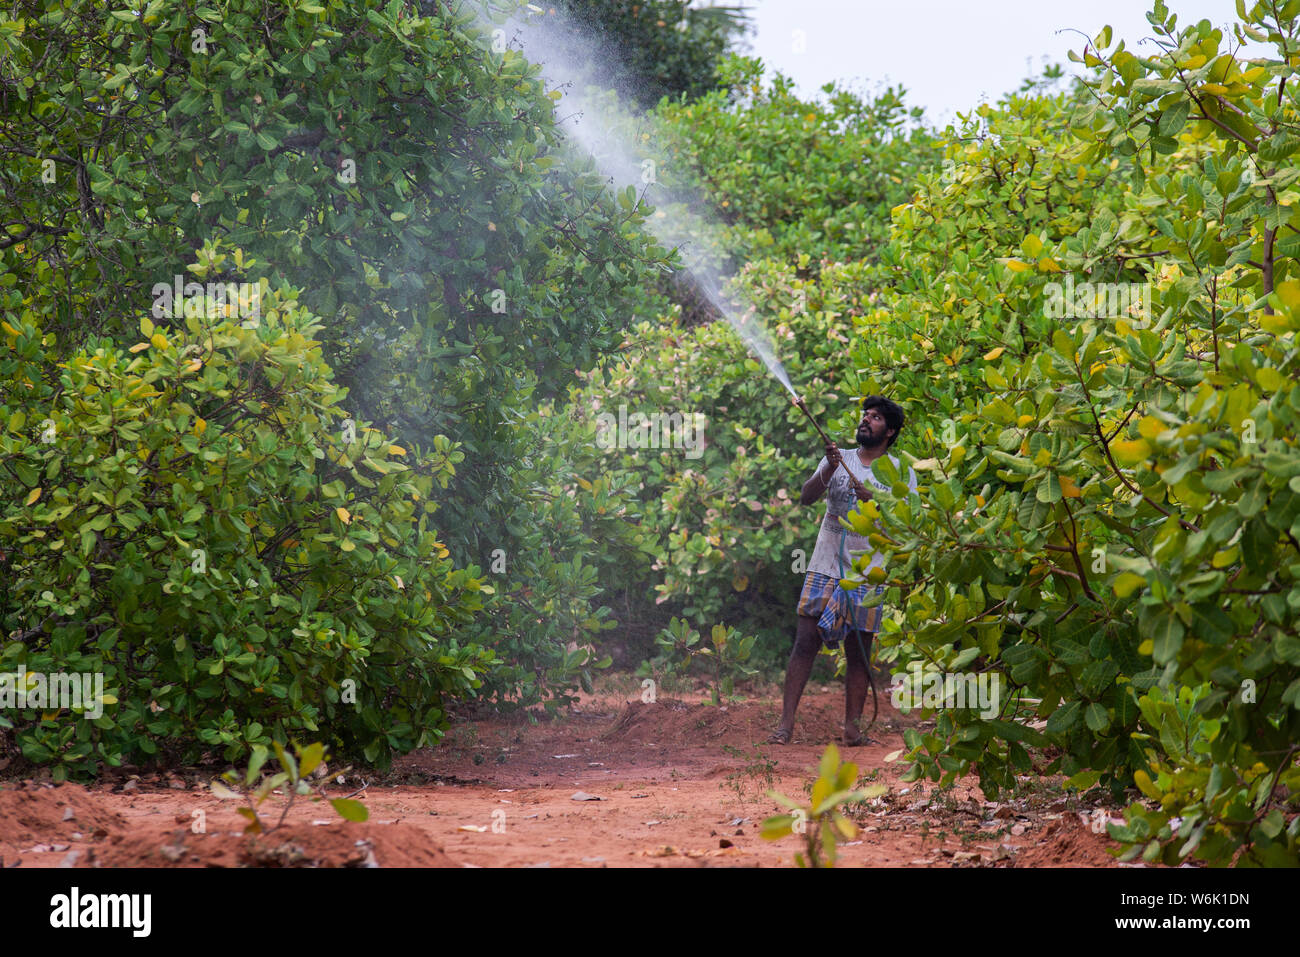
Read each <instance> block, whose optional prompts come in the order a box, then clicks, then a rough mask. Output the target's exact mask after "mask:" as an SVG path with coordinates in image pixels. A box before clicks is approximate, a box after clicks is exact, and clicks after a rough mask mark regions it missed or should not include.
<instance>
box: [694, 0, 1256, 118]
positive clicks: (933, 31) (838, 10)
mask: <svg viewBox="0 0 1300 957" xmlns="http://www.w3.org/2000/svg"><path fill="white" fill-rule="evenodd" d="M713 2H716V3H719V4H723V5H726V4H736V3H741V4H743V5H745V6H747V7H750V8H751V12H750V18H751V22H752V23H753V27H752V29H751V32H750V35H749V44H750V49H749V50H748V51H747V52H748V53H749V55H751V56H757V57H761V58H762V60H763V62H764V63H765V64H766V65H767V67H768V70H769V73H770V72H771V71H773V70H779V71H780V72H782V73H784V74H786V75H787V76H789V77H791V78H792V79H793V80H794V81H795V83H796V85H797V87H798V90H799V93H800V95H801V96H803V97H805V98H809V99H811V98H813V97H814V96H817V97H819V96H820V95H821V94H820V92H819V89H818V88H819V87H821V86H822V85H823V84H824V83H827V82H829V81H831V80H836V81H847V82H848V84H849V86H850V88H851V89H853V90H855V91H857V92H859V93H861V92H863V91H865V90H870V89H873V88H875V87H876V86H877V85H878V83H879V81H887V82H889V83H891V84H894V85H897V84H899V83H901V84H902V85H903V86H904V87H906V89H907V95H906V97H905V102H906V103H907V104H908V105H909V106H921V107H924V108H925V111H926V115H927V118H928V119H929V120H930V122H932V123H935V124H937V125H939V126H941V127H942V126H943V125H944V124H946V123H948V122H949V121H951V120H952V119H953V118H954V114H955V112H956V111H957V110H961V111H962V112H965V111H967V110H969V109H971V108H973V107H974V106H975V105H976V104H978V103H979V102H980V101H981V100H982V99H987V100H989V101H995V100H997V99H998V97H999V96H1001V95H1002V94H1003V93H1006V92H1008V91H1010V90H1013V89H1016V88H1017V87H1019V86H1020V82H1021V81H1022V80H1023V79H1024V78H1025V77H1026V76H1029V75H1031V74H1032V75H1034V76H1039V75H1041V73H1042V70H1043V66H1044V65H1045V64H1047V63H1059V64H1060V65H1061V66H1062V67H1064V68H1065V70H1066V73H1067V75H1068V74H1070V73H1073V72H1077V71H1078V70H1079V69H1081V65H1080V64H1075V63H1072V62H1070V60H1069V59H1068V57H1067V56H1066V53H1067V52H1068V51H1069V50H1071V49H1073V50H1075V51H1076V52H1081V51H1082V49H1083V45H1084V43H1085V42H1086V40H1085V38H1084V37H1083V36H1080V35H1079V34H1078V33H1072V32H1061V33H1057V31H1058V30H1066V31H1068V30H1069V29H1070V28H1073V29H1075V30H1081V31H1082V32H1083V33H1086V34H1087V35H1088V36H1089V37H1094V36H1096V35H1097V34H1098V33H1100V32H1101V28H1102V27H1103V26H1105V25H1106V24H1108V23H1109V24H1110V25H1111V27H1112V28H1113V30H1114V35H1115V40H1116V41H1118V40H1119V39H1124V40H1125V41H1126V45H1127V47H1128V48H1129V49H1132V50H1134V52H1136V53H1138V54H1139V55H1149V54H1150V53H1151V52H1153V51H1154V49H1155V48H1154V47H1153V46H1152V44H1151V43H1149V42H1148V43H1146V44H1141V45H1139V44H1138V41H1140V40H1141V39H1142V38H1144V37H1150V36H1153V35H1154V34H1153V30H1152V28H1151V25H1150V24H1149V23H1148V22H1147V19H1146V11H1148V10H1149V9H1150V7H1151V2H1150V0H1087V2H1077V0H1076V2H1069V0H912V2H898V0H713ZM1167 2H1168V5H1169V9H1170V11H1171V12H1173V13H1176V14H1178V27H1179V28H1180V29H1181V28H1182V27H1184V26H1188V25H1190V24H1193V23H1195V22H1197V21H1198V20H1201V19H1208V20H1209V21H1210V22H1211V23H1213V24H1214V25H1216V26H1218V27H1220V28H1224V43H1225V48H1226V44H1227V43H1228V42H1229V41H1230V40H1231V39H1232V34H1231V31H1230V30H1229V29H1226V27H1227V25H1228V24H1231V23H1235V22H1236V20H1237V15H1236V5H1235V2H1234V0H1167ZM796 30H802V31H803V34H804V43H805V46H806V48H805V50H804V52H802V53H796V52H795V45H796V41H795V31H796ZM1112 49H1113V47H1112ZM1044 57H1045V58H1046V59H1044ZM1026 61H1031V62H1026Z"/></svg>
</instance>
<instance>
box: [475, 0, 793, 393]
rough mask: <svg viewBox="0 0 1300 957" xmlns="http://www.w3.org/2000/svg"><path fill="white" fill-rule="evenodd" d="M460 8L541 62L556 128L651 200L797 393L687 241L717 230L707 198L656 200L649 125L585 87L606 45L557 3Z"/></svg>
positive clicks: (715, 296) (735, 321)
mask: <svg viewBox="0 0 1300 957" xmlns="http://www.w3.org/2000/svg"><path fill="white" fill-rule="evenodd" d="M463 9H465V10H467V11H471V12H473V13H474V15H475V16H476V18H477V19H478V23H479V26H480V28H481V29H482V30H483V31H484V32H485V33H487V34H489V35H491V36H494V38H495V39H496V40H497V41H498V43H499V42H500V41H501V40H502V39H504V40H505V41H506V42H507V43H508V45H509V46H510V47H512V48H514V49H517V50H519V51H520V52H521V53H522V54H523V55H524V57H525V58H527V59H528V60H529V61H530V62H532V63H536V64H539V65H540V66H541V68H542V76H543V78H544V80H545V82H546V84H547V88H548V90H559V91H560V93H561V94H562V96H561V97H560V99H559V100H558V102H557V103H556V106H555V114H556V121H557V125H558V126H559V128H560V130H561V131H562V132H563V133H564V134H565V136H567V137H568V138H569V139H570V141H572V142H573V143H575V144H577V145H579V146H580V147H581V148H582V149H583V150H584V151H585V152H586V153H587V154H588V155H589V156H590V157H591V158H592V161H593V162H594V163H595V165H596V168H597V169H598V170H600V172H601V174H602V175H604V176H606V177H608V178H609V180H610V181H611V184H612V186H613V187H614V189H615V190H616V191H619V192H621V191H625V190H626V189H627V187H628V186H632V187H634V189H635V190H636V192H637V194H638V196H639V197H640V199H639V200H638V201H639V202H640V201H644V202H647V203H649V204H650V205H653V206H655V207H656V209H657V211H656V213H655V214H654V215H653V216H650V217H649V218H648V219H647V220H646V228H647V229H648V230H649V231H650V233H651V234H652V235H653V236H654V237H655V239H656V240H657V241H658V242H659V243H660V244H662V245H663V246H665V247H672V246H677V247H678V249H679V252H680V253H681V257H682V261H683V262H684V263H685V265H686V270H687V272H688V273H690V275H691V276H692V277H693V278H694V280H695V283H696V285H697V286H698V288H699V289H700V291H701V292H702V293H703V295H704V296H705V297H706V298H707V299H708V300H709V303H710V304H711V305H712V306H713V308H714V309H716V310H717V312H718V313H719V314H720V315H721V316H723V317H724V318H725V319H726V320H727V322H728V323H729V324H730V325H731V327H732V328H733V329H735V330H736V333H737V334H738V335H739V336H740V337H741V339H742V340H744V342H745V343H746V344H747V345H748V346H749V348H750V349H751V350H752V351H753V352H754V353H755V354H756V355H757V356H758V357H759V358H760V359H761V360H762V361H763V364H764V365H766V366H767V368H768V369H769V370H770V371H771V372H772V374H773V375H774V376H776V378H777V380H778V381H779V382H780V383H781V384H782V385H783V386H785V388H786V389H787V390H788V391H789V393H790V394H791V395H792V396H794V395H796V393H795V391H794V386H792V385H791V384H790V377H789V376H788V375H787V374H786V371H785V367H784V366H783V365H782V364H781V361H780V360H779V359H778V358H777V357H776V350H775V348H774V346H773V344H772V340H771V338H770V337H769V336H768V334H767V331H766V330H765V329H764V328H763V327H762V325H761V324H760V323H759V321H758V319H757V317H756V315H755V311H754V309H753V308H752V307H751V308H749V309H746V310H744V311H743V312H742V311H741V310H738V309H737V308H736V307H735V306H734V305H733V304H732V303H731V301H730V300H729V299H727V297H725V296H724V295H723V294H722V291H721V290H722V287H723V284H724V282H725V281H726V280H727V279H729V278H730V276H728V275H726V274H724V271H723V270H722V268H721V267H720V265H719V264H718V263H717V262H715V261H710V259H709V257H708V255H707V254H706V251H705V250H704V249H703V248H702V247H701V244H699V243H697V242H692V241H691V240H690V238H691V237H694V236H697V235H698V234H699V231H700V230H701V229H704V230H708V231H716V230H717V228H718V227H717V225H716V223H715V222H714V219H713V217H712V216H711V215H709V214H708V212H707V210H708V204H707V203H706V202H705V201H704V200H703V198H702V197H701V196H699V195H698V194H696V193H695V191H693V190H690V189H687V188H683V187H679V186H676V185H674V187H673V188H672V190H671V200H672V201H670V202H666V203H665V204H664V205H662V206H661V205H660V201H661V200H668V199H669V190H668V189H667V188H665V187H664V186H662V185H661V184H660V181H659V177H660V175H661V173H662V172H663V169H662V166H663V163H662V160H663V158H664V157H663V155H662V154H658V155H656V154H654V152H653V150H652V149H651V146H652V145H653V143H654V142H655V139H654V138H655V133H654V130H653V129H652V128H651V127H650V126H649V125H648V123H646V122H645V121H644V120H643V121H640V122H641V126H640V127H635V125H634V122H633V120H632V118H631V117H630V116H628V115H627V114H626V113H625V112H624V113H623V114H622V115H621V116H620V115H618V111H617V109H616V107H615V106H614V104H613V102H612V99H611V98H610V97H609V95H608V93H605V92H603V91H601V90H599V89H598V88H596V87H590V88H588V87H586V85H585V82H584V77H585V76H587V75H588V74H589V71H590V69H591V66H592V65H593V64H599V63H602V62H606V61H607V60H608V57H609V56H610V51H608V50H602V49H601V47H600V45H599V43H598V42H597V41H596V40H595V39H594V37H592V35H591V33H590V31H589V30H587V29H586V28H584V27H583V26H582V25H580V24H578V23H576V22H575V21H573V20H572V19H568V20H561V18H562V17H563V14H562V13H561V12H560V11H559V10H555V9H548V10H545V11H544V10H542V8H540V7H537V6H534V5H533V4H531V3H518V4H516V3H506V4H502V3H499V2H498V3H494V4H492V5H491V7H490V8H489V7H488V6H487V4H486V2H484V0H478V2H474V0H466V2H465V3H464V4H463ZM546 21H550V22H551V24H554V23H556V22H557V21H558V22H561V23H563V24H564V26H565V28H566V29H564V31H563V35H564V42H563V43H558V42H556V41H555V40H554V39H553V38H552V36H551V34H552V32H553V31H552V30H548V29H547V28H546ZM495 31H503V32H502V33H496V32H495ZM605 72H606V73H607V75H608V71H605Z"/></svg>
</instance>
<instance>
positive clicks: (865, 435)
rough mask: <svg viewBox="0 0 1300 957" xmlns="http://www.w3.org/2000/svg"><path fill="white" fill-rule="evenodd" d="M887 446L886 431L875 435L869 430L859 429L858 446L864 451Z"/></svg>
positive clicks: (882, 430)
mask: <svg viewBox="0 0 1300 957" xmlns="http://www.w3.org/2000/svg"><path fill="white" fill-rule="evenodd" d="M884 444H885V430H884V429H881V430H880V434H879V435H876V434H874V433H873V432H872V431H871V430H870V429H869V428H866V429H858V445H859V446H860V447H861V448H864V449H878V448H880V447H881V446H883V445H884Z"/></svg>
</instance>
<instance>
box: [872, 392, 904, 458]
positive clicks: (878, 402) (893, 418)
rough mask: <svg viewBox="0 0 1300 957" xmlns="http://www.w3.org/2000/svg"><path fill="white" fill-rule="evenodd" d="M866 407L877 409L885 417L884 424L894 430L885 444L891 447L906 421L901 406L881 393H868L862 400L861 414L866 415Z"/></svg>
mask: <svg viewBox="0 0 1300 957" xmlns="http://www.w3.org/2000/svg"><path fill="white" fill-rule="evenodd" d="M868 409H878V410H879V411H880V414H881V415H883V416H884V417H885V425H886V426H887V427H888V428H891V429H893V430H894V434H893V435H891V436H890V437H889V443H888V444H887V445H886V446H885V448H887V449H888V448H892V447H893V445H894V443H895V442H897V441H898V436H899V435H900V434H902V431H903V423H904V422H905V421H906V417H905V416H904V415H903V407H902V406H900V405H899V404H898V403H897V402H895V401H894V400H893V399H887V398H885V397H884V396H883V395H869V396H867V397H866V398H865V399H863V400H862V414H863V415H866V414H867V410H868Z"/></svg>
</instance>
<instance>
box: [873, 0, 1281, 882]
mask: <svg viewBox="0 0 1300 957" xmlns="http://www.w3.org/2000/svg"><path fill="white" fill-rule="evenodd" d="M1150 20H1151V23H1152V25H1153V27H1154V28H1155V30H1156V31H1157V33H1158V34H1159V35H1161V36H1162V37H1163V38H1164V39H1165V41H1166V42H1165V44H1164V48H1163V49H1162V50H1161V51H1160V52H1158V53H1156V54H1154V55H1151V56H1148V57H1139V56H1137V55H1135V54H1134V53H1132V52H1130V51H1129V50H1127V49H1126V48H1125V46H1124V44H1123V43H1119V44H1117V45H1115V46H1114V48H1113V49H1111V47H1112V38H1111V36H1110V31H1109V30H1106V31H1103V33H1102V34H1101V35H1100V36H1098V37H1097V38H1096V40H1095V41H1094V43H1093V44H1092V45H1091V48H1090V49H1091V52H1089V53H1088V54H1087V55H1086V60H1087V62H1088V64H1089V65H1091V66H1095V67H1097V70H1096V71H1095V73H1094V74H1093V75H1092V77H1091V78H1090V79H1089V80H1088V83H1087V86H1088V87H1089V89H1088V90H1087V91H1081V92H1080V93H1079V94H1078V95H1076V96H1075V97H1074V98H1073V99H1072V100H1071V101H1069V102H1065V101H1063V100H1060V99H1057V100H1043V99H1037V100H1034V101H1021V100H1016V99H1013V100H1010V101H1007V102H1006V103H1004V104H1001V105H1000V106H999V108H997V109H985V110H981V111H980V113H981V115H982V119H983V120H984V122H985V124H986V125H985V127H984V128H983V129H982V130H977V129H968V130H966V131H965V132H966V134H967V137H968V141H967V142H965V143H964V144H962V145H958V143H954V144H953V145H952V146H951V147H950V152H949V155H950V157H951V158H952V159H953V160H954V161H955V162H954V167H953V170H952V175H950V176H949V177H948V178H947V181H946V182H945V181H942V180H939V179H933V178H932V179H928V180H926V179H923V180H922V183H921V187H920V189H919V190H918V192H917V195H916V196H915V198H914V200H913V202H911V203H909V204H907V205H905V206H904V207H902V208H900V209H899V210H897V211H896V215H895V224H896V233H895V243H894V248H895V249H896V251H897V257H896V258H895V260H894V264H893V265H892V267H891V269H890V272H889V280H890V282H889V285H888V286H887V287H886V288H885V289H884V290H883V291H882V292H883V295H882V299H881V302H880V303H879V305H878V308H877V310H875V311H874V312H873V313H871V314H870V315H868V316H867V317H865V323H864V328H863V330H862V332H863V334H862V335H861V337H860V338H859V339H858V340H856V342H855V345H854V348H853V353H854V356H855V358H856V359H857V360H858V361H859V362H860V363H862V364H864V365H869V366H877V367H883V366H884V364H885V363H888V370H887V371H885V370H884V369H883V368H882V372H881V379H882V381H885V382H887V383H888V384H889V387H890V389H891V391H894V392H895V393H896V394H897V395H898V396H899V397H900V398H901V399H906V400H907V401H908V402H909V403H910V405H911V407H912V408H913V409H914V410H915V412H916V414H917V415H918V417H919V418H920V419H921V420H922V421H923V422H925V423H926V424H927V425H928V426H929V429H930V433H931V434H932V435H933V436H934V437H935V443H934V446H933V450H932V452H931V453H930V455H931V457H930V458H928V459H927V461H926V462H924V463H922V464H921V465H919V466H918V467H920V468H924V469H925V470H926V471H927V472H928V473H929V477H930V482H929V484H928V487H923V488H922V490H921V494H920V495H919V496H917V497H916V498H915V499H913V500H911V501H909V502H908V503H906V504H904V505H900V506H898V507H896V508H893V509H879V510H877V509H874V508H872V507H870V506H868V507H867V508H866V509H865V510H864V511H865V514H864V515H863V517H862V522H861V527H862V528H864V529H867V528H870V529H873V530H874V532H875V535H876V536H877V537H876V539H875V540H876V541H878V542H879V543H880V544H881V545H882V546H886V547H889V548H890V549H891V550H892V551H893V553H894V564H893V565H892V566H891V570H890V581H891V584H893V585H895V590H893V591H892V592H891V594H892V595H894V596H896V600H897V602H898V604H899V606H900V607H902V608H903V609H904V617H903V621H902V626H903V629H904V632H905V634H904V635H902V636H900V637H899V639H898V646H899V647H898V650H899V653H900V656H901V657H902V658H909V659H911V658H919V659H922V660H924V661H927V662H931V663H932V665H931V667H937V668H939V669H941V670H946V671H955V670H959V669H961V668H963V667H967V666H971V665H973V664H975V663H977V662H984V665H983V667H985V668H992V669H997V670H999V671H1000V672H1002V673H1004V674H1005V675H1006V676H1007V677H1008V678H1009V679H1010V682H1009V684H1010V686H1011V687H1013V688H1014V689H1015V694H1014V696H1010V697H1008V698H1007V699H1005V700H1004V701H1003V711H1002V714H1000V715H999V716H998V717H997V718H995V719H992V720H981V719H980V718H978V717H977V716H976V714H975V712H973V711H952V710H950V711H944V712H942V713H941V714H940V716H939V721H938V726H937V728H936V730H935V731H934V733H932V734H920V733H917V732H910V733H909V735H908V739H909V744H910V745H911V746H912V747H913V749H914V750H913V756H914V757H915V758H916V759H917V763H916V765H915V766H914V769H913V770H914V773H916V774H929V775H930V776H932V777H933V778H935V779H936V780H951V779H952V778H953V776H954V775H956V774H959V773H962V772H964V771H965V770H967V769H977V770H978V772H979V775H980V780H981V784H982V786H983V787H984V789H985V791H986V792H987V793H996V791H997V790H998V789H999V788H1001V787H1004V786H1008V785H1010V784H1011V783H1012V781H1013V775H1014V773H1015V772H1017V771H1020V772H1027V771H1029V770H1031V769H1034V770H1037V771H1038V772H1040V773H1041V772H1045V771H1054V770H1061V771H1064V772H1065V773H1067V774H1069V775H1072V776H1073V777H1072V778H1071V780H1072V782H1073V783H1074V784H1076V785H1077V786H1079V787H1085V788H1086V787H1088V786H1090V785H1092V784H1093V783H1101V784H1103V785H1108V786H1109V787H1110V788H1111V790H1112V791H1114V792H1115V793H1119V792H1120V791H1122V790H1123V789H1124V788H1126V787H1128V786H1131V785H1134V784H1136V786H1137V787H1138V788H1139V789H1140V791H1141V795H1142V796H1143V797H1144V798H1146V799H1147V800H1148V801H1149V802H1150V803H1139V804H1134V805H1133V806H1131V807H1130V808H1129V810H1128V812H1127V814H1126V818H1127V821H1126V823H1125V824H1124V825H1123V826H1120V827H1114V826H1113V827H1112V829H1111V830H1112V834H1113V835H1114V836H1116V837H1118V838H1120V839H1121V840H1123V841H1125V842H1129V844H1130V851H1129V854H1130V856H1131V855H1135V854H1137V853H1139V852H1140V853H1141V854H1142V855H1143V857H1144V858H1145V859H1146V860H1148V861H1157V860H1159V861H1164V862H1165V863H1177V862H1178V861H1180V860H1182V859H1185V858H1188V857H1199V858H1203V859H1205V860H1208V861H1211V862H1216V863H1222V862H1227V861H1231V860H1234V859H1236V860H1237V861H1238V862H1239V863H1253V864H1281V863H1291V862H1294V861H1295V860H1296V857H1297V838H1298V837H1300V818H1297V817H1296V816H1295V809H1294V794H1295V793H1296V789H1297V788H1298V787H1300V771H1297V770H1296V769H1295V767H1294V762H1293V757H1294V755H1295V744H1294V742H1295V740H1296V738H1297V733H1298V732H1300V716H1297V704H1300V702H1298V701H1297V699H1296V694H1297V691H1300V658H1298V657H1297V656H1296V649H1297V648H1300V645H1297V642H1296V623H1297V609H1300V582H1298V581H1297V574H1300V554H1298V552H1300V545H1298V544H1297V534H1300V524H1297V520H1298V517H1300V486H1298V485H1297V482H1296V479H1295V476H1296V475H1297V474H1300V449H1298V448H1297V446H1296V435H1297V430H1296V425H1297V412H1300V387H1298V386H1297V385H1296V363H1297V352H1296V344H1295V330H1296V326H1297V322H1300V313H1297V312H1296V307H1297V306H1298V305H1300V283H1297V282H1296V280H1295V278H1294V273H1295V266H1294V257H1293V254H1294V253H1295V252H1296V251H1297V248H1298V247H1297V244H1296V242H1295V240H1294V237H1296V236H1297V235H1300V233H1298V227H1300V219H1297V218H1296V216H1295V215H1294V214H1292V213H1291V211H1290V209H1289V207H1290V205H1291V204H1292V198H1293V196H1294V195H1295V193H1294V191H1293V190H1292V189H1290V187H1291V185H1292V184H1293V183H1294V182H1295V181H1296V179H1297V177H1300V170H1297V169H1296V168H1295V165H1294V162H1293V160H1292V159H1291V158H1292V157H1293V155H1294V151H1295V149H1296V148H1297V146H1298V145H1300V139H1297V137H1296V135H1295V134H1296V127H1295V122H1296V112H1295V102H1294V98H1293V97H1291V96H1288V95H1287V93H1288V91H1287V90H1286V89H1285V87H1284V83H1283V81H1284V78H1285V77H1286V76H1287V75H1289V73H1290V65H1289V62H1288V61H1287V56H1288V53H1287V48H1288V46H1290V45H1293V44H1294V42H1295V34H1296V28H1297V24H1296V22H1295V15H1294V13H1284V14H1282V15H1281V20H1280V21H1279V20H1276V19H1275V14H1274V13H1273V12H1272V9H1271V7H1269V6H1267V5H1263V4H1260V5H1257V6H1256V7H1254V8H1253V9H1251V10H1249V11H1245V12H1244V13H1243V24H1242V25H1240V26H1239V27H1238V28H1237V29H1238V30H1239V31H1240V32H1241V33H1243V34H1246V35H1248V36H1250V37H1252V38H1254V39H1258V40H1261V41H1266V42H1268V43H1270V44H1272V45H1274V46H1276V48H1277V50H1278V55H1279V56H1278V58H1272V59H1270V58H1268V57H1263V58H1260V59H1256V60H1252V61H1249V62H1243V61H1241V60H1239V59H1238V58H1237V56H1235V55H1234V54H1233V53H1232V52H1230V51H1229V50H1228V49H1225V41H1224V37H1223V36H1222V34H1221V32H1220V31H1218V30H1216V29H1214V28H1212V26H1211V25H1210V24H1209V23H1208V22H1201V23H1198V24H1195V25H1193V26H1191V27H1188V28H1185V29H1183V30H1181V31H1180V30H1177V29H1176V24H1175V21H1174V19H1173V17H1172V16H1171V15H1169V14H1168V12H1167V10H1165V8H1164V6H1163V4H1157V6H1156V9H1155V11H1154V12H1153V13H1152V14H1151V16H1150ZM1108 51H1109V52H1108ZM972 136H973V139H970V137H972ZM1289 237H1290V238H1289ZM1066 277H1069V280H1070V283H1071V284H1072V283H1073V282H1076V281H1077V282H1078V283H1079V284H1080V286H1082V284H1083V283H1085V282H1091V283H1099V282H1101V283H1117V284H1118V285H1117V286H1110V287H1105V286H1094V287H1092V288H1089V289H1086V290H1083V289H1080V290H1077V291H1076V293H1075V297H1074V302H1073V306H1074V308H1073V309H1072V310H1065V311H1064V314H1062V312H1063V310H1062V308H1061V307H1062V305H1063V303H1062V297H1061V289H1062V286H1061V285H1060V284H1061V283H1062V282H1063V281H1064V280H1065V279H1066ZM1054 283H1055V284H1057V285H1055V286H1053V285H1052V284H1054ZM1071 284H1066V285H1065V288H1066V289H1071V288H1073V287H1072V285H1071ZM1114 292H1118V293H1121V294H1123V295H1121V296H1115V295H1113V293H1114ZM1135 294H1136V295H1135ZM877 332H880V333H882V334H879V335H878V334H877ZM1035 717H1036V718H1037V719H1039V720H1038V721H1034V720H1033V719H1034V718H1035ZM1042 719H1045V723H1043V720H1042ZM1030 745H1036V746H1039V747H1041V748H1043V749H1044V750H1043V751H1042V752H1041V753H1042V755H1043V758H1042V763H1035V761H1034V759H1033V757H1032V756H1031V754H1030V753H1029V751H1028V750H1027V746H1030ZM1238 854H1240V855H1241V856H1239V857H1238V856H1237V855H1238Z"/></svg>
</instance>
